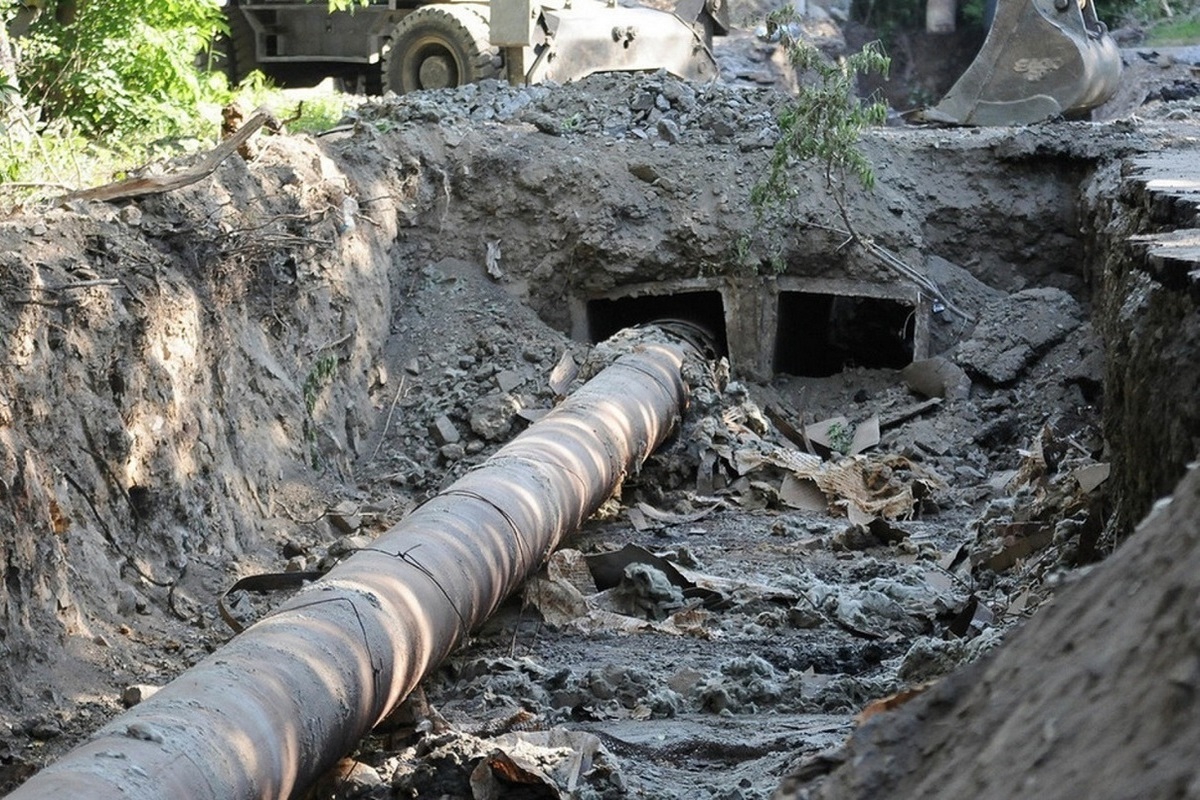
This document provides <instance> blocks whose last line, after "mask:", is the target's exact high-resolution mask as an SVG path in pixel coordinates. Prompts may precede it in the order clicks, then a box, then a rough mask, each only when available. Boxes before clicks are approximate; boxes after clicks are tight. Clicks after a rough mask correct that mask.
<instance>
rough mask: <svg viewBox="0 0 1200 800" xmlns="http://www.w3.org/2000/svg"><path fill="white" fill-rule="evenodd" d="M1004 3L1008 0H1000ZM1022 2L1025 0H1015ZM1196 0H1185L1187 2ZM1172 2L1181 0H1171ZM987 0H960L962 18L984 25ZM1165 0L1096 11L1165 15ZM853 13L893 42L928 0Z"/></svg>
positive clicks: (886, 2) (920, 22) (921, 23)
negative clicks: (1163, 9)
mask: <svg viewBox="0 0 1200 800" xmlns="http://www.w3.org/2000/svg"><path fill="white" fill-rule="evenodd" d="M999 1H1000V2H1001V3H1004V2H1008V1H1009V0H999ZM1012 1H1013V2H1022V0H1012ZM1194 1H1195V0H1183V3H1184V4H1187V3H1193V2H1194ZM1169 2H1171V3H1172V4H1173V5H1177V4H1178V0H1169ZM985 6H986V0H961V1H960V3H959V18H960V20H961V22H962V23H964V24H965V25H968V26H977V27H983V26H984V16H985V12H984V8H985ZM1162 6H1163V0H1096V14H1097V15H1098V16H1099V17H1100V18H1101V19H1102V20H1104V21H1105V22H1107V23H1108V24H1110V25H1117V24H1119V23H1120V22H1121V21H1122V20H1124V19H1135V20H1141V21H1145V20H1152V19H1157V18H1158V17H1161V16H1162V15H1163V11H1162ZM850 17H851V19H853V20H854V21H855V22H860V23H862V24H863V25H867V26H869V27H870V28H872V29H873V30H874V31H875V34H876V35H877V36H878V37H879V38H880V39H881V40H882V41H884V42H891V41H893V40H894V37H895V35H896V34H897V33H900V32H903V31H919V30H924V28H925V0H854V1H853V3H851V6H850Z"/></svg>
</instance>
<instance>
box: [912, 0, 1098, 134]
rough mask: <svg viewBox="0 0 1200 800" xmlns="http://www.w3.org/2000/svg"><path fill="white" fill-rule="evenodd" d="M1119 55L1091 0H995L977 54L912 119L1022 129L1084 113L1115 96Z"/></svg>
mask: <svg viewBox="0 0 1200 800" xmlns="http://www.w3.org/2000/svg"><path fill="white" fill-rule="evenodd" d="M1120 76H1121V55H1120V52H1119V51H1118V50H1117V45H1116V43H1115V42H1113V40H1112V37H1110V36H1109V35H1108V29H1107V28H1106V27H1105V25H1104V23H1103V22H1101V21H1100V20H1099V19H1097V18H1096V9H1095V6H1094V5H1093V0H1000V2H999V5H998V7H997V9H996V16H995V19H994V20H993V21H992V27H991V29H990V30H989V31H988V35H987V39H985V40H984V43H983V47H982V48H981V49H980V51H979V55H978V56H976V58H975V60H974V61H973V62H972V63H971V66H970V67H968V68H967V71H966V72H964V73H963V75H962V77H961V78H959V79H958V82H957V83H955V84H954V86H953V87H952V88H951V89H950V92H949V93H948V94H947V95H946V97H945V98H944V99H943V100H942V101H941V102H940V103H938V104H937V105H936V106H934V107H933V108H930V109H925V110H924V111H923V112H921V113H920V114H919V115H917V118H918V119H919V120H922V121H926V122H935V123H950V124H958V125H1028V124H1031V123H1034V122H1040V121H1042V120H1046V119H1050V118H1053V117H1057V116H1082V115H1084V114H1086V113H1087V112H1088V111H1090V110H1091V109H1093V108H1095V107H1096V106H1098V105H1100V104H1101V103H1103V102H1104V101H1106V100H1108V98H1110V97H1112V96H1113V93H1114V92H1116V90H1117V84H1118V81H1119V80H1120Z"/></svg>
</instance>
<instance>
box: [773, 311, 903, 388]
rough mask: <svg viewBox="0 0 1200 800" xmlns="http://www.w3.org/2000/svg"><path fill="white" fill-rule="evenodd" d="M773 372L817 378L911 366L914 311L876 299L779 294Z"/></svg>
mask: <svg viewBox="0 0 1200 800" xmlns="http://www.w3.org/2000/svg"><path fill="white" fill-rule="evenodd" d="M778 319H779V323H778V328H777V330H776V335H775V358H774V370H775V372H777V373H778V372H784V373H787V374H789V375H798V376H803V377H810V378H820V377H826V376H829V375H834V374H837V373H838V372H841V371H842V370H844V369H846V368H848V367H867V368H869V369H888V368H890V369H899V368H901V367H904V366H907V365H908V364H910V363H912V359H913V336H914V324H915V315H914V314H913V308H912V306H909V305H906V304H904V303H900V302H897V301H895V300H885V299H882V298H876V297H852V296H846V295H837V294H816V293H809V292H780V294H779V317H778Z"/></svg>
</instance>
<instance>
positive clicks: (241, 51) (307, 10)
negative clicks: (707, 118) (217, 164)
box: [225, 0, 729, 94]
mask: <svg viewBox="0 0 1200 800" xmlns="http://www.w3.org/2000/svg"><path fill="white" fill-rule="evenodd" d="M724 1H725V0H681V2H680V4H679V6H678V7H677V8H676V9H675V11H674V12H666V11H659V10H656V9H653V8H646V7H641V6H628V5H623V4H621V3H618V2H616V1H615V0H614V1H613V2H607V0H492V2H490V3H481V2H458V1H457V0H451V2H433V3H430V2H423V1H422V0H371V2H370V3H369V4H367V5H364V6H358V7H355V8H354V9H352V10H350V11H335V12H332V13H331V12H330V11H329V10H328V9H327V6H326V4H325V2H323V0H316V1H315V2H306V0H257V1H255V0H229V2H228V3H227V5H226V7H225V11H226V16H227V19H228V23H229V48H228V51H229V52H228V53H227V57H228V71H229V74H230V77H231V78H232V79H234V80H235V81H237V80H241V79H242V78H243V77H245V76H246V75H247V74H248V73H249V72H251V71H252V70H260V71H261V72H263V73H264V74H266V75H267V76H268V77H270V78H272V79H274V80H276V81H277V82H279V83H281V84H283V85H312V84H315V83H317V82H319V81H320V80H322V79H324V78H327V77H333V78H336V79H338V80H339V81H341V82H342V83H343V84H345V85H348V86H349V85H357V86H358V87H360V88H364V89H365V90H366V91H367V93H369V94H377V93H383V92H387V91H393V92H396V93H397V94H404V93H406V92H411V91H414V90H417V89H443V88H448V87H454V86H460V85H462V84H465V83H472V82H475V81H478V80H482V79H484V78H493V77H494V78H504V79H507V80H508V81H509V82H510V83H514V84H520V83H538V82H541V81H547V80H553V81H558V82H560V83H562V82H566V81H569V80H577V79H579V78H583V77H586V76H587V75H590V74H592V73H594V72H604V71H613V70H656V69H665V70H667V71H668V72H670V73H672V74H674V75H676V76H678V77H681V78H689V79H696V80H704V79H707V78H712V77H715V76H716V75H717V64H716V60H715V59H714V57H713V53H712V37H713V36H714V35H720V34H723V33H725V32H726V31H727V30H728V26H729V23H728V16H727V12H726V10H725V6H724Z"/></svg>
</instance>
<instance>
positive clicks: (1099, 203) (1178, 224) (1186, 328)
mask: <svg viewBox="0 0 1200 800" xmlns="http://www.w3.org/2000/svg"><path fill="white" fill-rule="evenodd" d="M1136 172H1137V168H1134V167H1131V165H1130V164H1125V165H1123V166H1121V167H1118V166H1117V165H1113V166H1111V167H1109V168H1108V169H1106V170H1105V171H1104V173H1103V174H1101V175H1100V176H1098V177H1097V180H1096V181H1095V182H1094V183H1093V185H1092V186H1091V188H1090V189H1089V191H1088V205H1089V211H1090V213H1089V221H1090V223H1091V225H1093V226H1094V230H1095V238H1096V243H1097V252H1096V260H1095V261H1094V262H1093V270H1092V275H1091V281H1092V285H1093V289H1094V292H1095V296H1096V298H1097V302H1096V317H1095V319H1096V326H1097V330H1099V331H1100V333H1101V335H1102V336H1103V338H1104V341H1105V347H1106V351H1107V358H1106V362H1105V377H1104V397H1105V413H1104V420H1105V437H1106V439H1107V441H1108V445H1109V448H1110V449H1111V452H1112V460H1113V474H1114V477H1115V479H1116V481H1115V485H1114V488H1113V494H1114V497H1116V498H1117V500H1118V503H1117V507H1116V513H1115V518H1114V520H1113V529H1114V530H1115V531H1118V532H1123V531H1128V530H1129V529H1131V528H1132V527H1133V525H1134V524H1136V523H1137V521H1138V520H1140V519H1141V518H1142V517H1143V516H1144V515H1145V514H1146V512H1147V511H1148V510H1149V509H1150V506H1151V504H1152V503H1153V502H1154V501H1155V500H1156V499H1157V498H1159V497H1162V496H1163V495H1166V494H1168V493H1170V491H1171V490H1172V488H1173V487H1174V485H1175V483H1176V482H1177V481H1178V480H1179V477H1180V476H1181V475H1182V474H1183V472H1184V470H1185V468H1186V466H1187V465H1188V464H1189V463H1190V462H1191V461H1193V460H1194V459H1195V458H1196V454H1197V452H1200V448H1198V444H1200V441H1198V438H1197V433H1196V432H1197V431H1198V430H1200V399H1198V398H1200V364H1198V363H1197V361H1196V353H1197V352H1198V351H1200V315H1198V314H1197V301H1198V300H1200V296H1198V295H1197V292H1196V290H1195V288H1194V286H1193V282H1192V281H1191V280H1190V279H1189V278H1188V277H1187V271H1188V268H1189V267H1188V266H1187V264H1186V263H1184V262H1176V263H1167V264H1163V263H1161V262H1159V263H1157V264H1156V263H1155V261H1154V260H1153V259H1151V258H1149V257H1148V255H1147V246H1146V243H1145V242H1144V241H1143V242H1140V241H1138V238H1139V237H1149V238H1150V239H1151V240H1153V239H1154V238H1155V237H1156V236H1160V235H1163V234H1165V233H1166V232H1170V231H1173V230H1176V229H1177V228H1187V227H1188V226H1189V225H1193V226H1194V225H1195V220H1196V217H1197V212H1196V207H1195V205H1194V202H1193V203H1188V202H1186V201H1185V202H1175V201H1173V200H1172V199H1171V198H1169V197H1165V198H1164V197H1161V196H1158V197H1156V192H1154V191H1151V190H1150V189H1149V188H1148V179H1146V180H1142V179H1135V178H1133V177H1131V173H1132V174H1134V175H1136ZM1178 174H1179V173H1178V170H1172V171H1171V177H1175V176H1177V175H1178ZM1192 268H1194V264H1193V265H1192Z"/></svg>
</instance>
